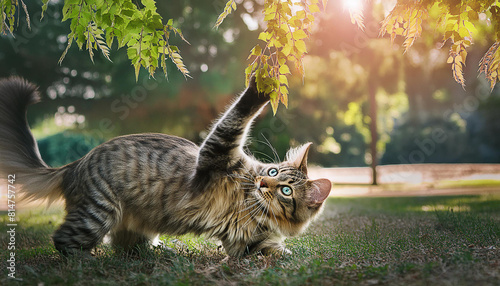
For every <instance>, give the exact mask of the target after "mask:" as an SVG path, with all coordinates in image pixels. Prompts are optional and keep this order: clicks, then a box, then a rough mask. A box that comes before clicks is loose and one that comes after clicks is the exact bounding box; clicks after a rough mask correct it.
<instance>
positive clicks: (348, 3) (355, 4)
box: [342, 0, 364, 12]
mask: <svg viewBox="0 0 500 286" xmlns="http://www.w3.org/2000/svg"><path fill="white" fill-rule="evenodd" d="M342 2H343V4H344V9H346V10H349V11H350V12H357V11H361V10H363V2H364V0H342Z"/></svg>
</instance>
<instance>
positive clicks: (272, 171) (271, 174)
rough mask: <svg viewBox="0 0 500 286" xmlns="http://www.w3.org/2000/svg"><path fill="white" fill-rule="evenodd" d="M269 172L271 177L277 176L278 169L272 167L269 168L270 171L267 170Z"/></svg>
mask: <svg viewBox="0 0 500 286" xmlns="http://www.w3.org/2000/svg"><path fill="white" fill-rule="evenodd" d="M267 174H268V175H269V176H271V177H276V176H277V175H278V169H276V168H271V169H269V171H267Z"/></svg>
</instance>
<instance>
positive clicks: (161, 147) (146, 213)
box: [0, 77, 331, 256]
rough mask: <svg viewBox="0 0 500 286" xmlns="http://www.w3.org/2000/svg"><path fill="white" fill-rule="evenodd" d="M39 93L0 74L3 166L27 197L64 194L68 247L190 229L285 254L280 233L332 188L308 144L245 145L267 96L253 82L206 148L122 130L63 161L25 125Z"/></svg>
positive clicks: (229, 246)
mask: <svg viewBox="0 0 500 286" xmlns="http://www.w3.org/2000/svg"><path fill="white" fill-rule="evenodd" d="M37 101H39V95H38V92H37V88H36V86H34V85H32V84H30V83H28V82H27V81H25V80H23V79H21V78H17V77H11V78H9V79H4V80H2V81H0V156H1V161H0V174H1V175H2V176H3V177H4V178H7V174H15V175H16V185H17V187H18V190H19V189H20V188H22V192H23V193H24V194H25V196H26V197H27V198H28V199H41V198H48V199H49V201H50V200H53V199H57V198H58V197H61V196H62V197H63V198H64V199H65V201H66V217H65V219H64V223H63V224H62V225H61V226H60V227H59V229H58V230H57V231H56V232H55V233H54V235H53V241H54V245H55V247H56V249H57V250H58V251H59V252H61V253H62V254H72V253H77V252H80V251H83V252H84V253H90V251H91V250H92V249H93V248H94V247H95V246H96V245H97V244H98V243H100V242H101V241H102V240H103V237H104V236H105V235H106V234H108V233H109V235H110V238H111V243H112V244H113V245H114V246H116V247H117V248H120V249H126V250H132V249H135V248H136V247H138V246H141V245H148V244H149V243H151V242H152V241H153V239H154V238H155V237H156V238H157V236H158V234H169V235H182V234H186V233H194V234H197V235H201V234H205V235H207V236H208V237H214V238H217V239H219V240H220V241H222V244H223V246H224V249H225V250H226V252H227V254H229V255H230V256H243V255H246V254H250V253H255V252H261V253H263V254H271V253H281V252H284V251H287V250H286V249H285V248H284V246H283V240H284V238H285V237H289V236H295V235H297V234H299V233H301V232H302V231H303V230H304V229H305V228H306V226H307V225H308V223H309V222H310V221H311V220H312V219H313V218H314V217H315V216H316V215H317V214H318V213H319V211H320V209H321V207H322V205H323V202H324V201H325V199H326V198H327V197H328V195H329V193H330V189H331V183H330V181H329V180H327V179H319V180H309V179H308V177H307V167H306V161H307V153H308V150H309V147H310V146H311V143H308V144H305V145H303V146H301V147H299V148H295V149H292V150H290V151H288V153H287V157H286V161H285V162H282V163H276V164H270V163H261V162H259V161H257V160H256V159H254V158H253V157H251V156H250V155H249V154H247V153H245V152H244V150H243V149H244V146H245V142H246V141H247V135H248V133H249V130H250V126H251V124H252V121H253V120H254V118H255V117H256V116H257V115H258V114H259V113H260V112H261V111H262V109H263V108H264V106H265V105H266V104H267V103H268V101H269V96H268V95H266V94H262V93H259V92H258V91H257V88H256V84H255V80H252V81H251V83H250V85H249V87H248V88H247V89H246V90H245V91H244V92H243V93H242V94H241V95H240V96H239V97H238V98H237V99H236V100H235V101H234V103H233V104H232V105H230V106H229V107H228V109H227V111H226V112H225V113H223V114H222V116H221V117H220V119H219V120H218V121H217V122H216V123H215V124H214V125H213V127H212V128H211V130H210V132H209V134H208V136H207V137H206V139H205V140H204V142H203V143H202V144H201V146H197V145H196V144H194V143H192V142H191V141H188V140H186V139H183V138H179V137H176V136H170V135H164V134H136V135H128V136H121V137H117V138H114V139H111V140H110V141H108V142H106V143H103V144H101V145H99V146H97V147H96V148H94V149H93V150H92V151H90V152H89V153H88V154H87V155H85V156H84V157H83V158H81V159H79V160H77V161H75V162H73V163H70V164H68V165H66V166H63V167H61V168H51V167H49V166H47V165H46V164H45V163H44V162H43V160H42V159H41V157H40V153H39V151H38V147H37V144H36V141H35V139H34V138H33V135H32V134H31V131H30V129H29V126H28V123H27V120H26V110H27V106H28V105H29V104H33V103H36V102H37Z"/></svg>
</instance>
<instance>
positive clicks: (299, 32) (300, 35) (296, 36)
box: [293, 30, 307, 40]
mask: <svg viewBox="0 0 500 286" xmlns="http://www.w3.org/2000/svg"><path fill="white" fill-rule="evenodd" d="M293 38H294V39H295V40H301V39H304V38H307V35H306V33H305V32H304V30H297V31H295V32H293Z"/></svg>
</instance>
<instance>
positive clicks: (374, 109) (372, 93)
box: [368, 80, 378, 185]
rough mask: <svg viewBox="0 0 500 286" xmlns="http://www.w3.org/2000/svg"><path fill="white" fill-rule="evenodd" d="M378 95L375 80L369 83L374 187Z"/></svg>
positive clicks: (373, 183)
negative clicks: (376, 96) (376, 95)
mask: <svg viewBox="0 0 500 286" xmlns="http://www.w3.org/2000/svg"><path fill="white" fill-rule="evenodd" d="M376 93H377V85H376V83H375V82H374V80H369V81H368V97H369V101H370V118H371V120H370V133H371V142H370V153H371V156H372V163H371V168H372V185H377V184H378V182H377V164H378V162H377V161H378V160H377V141H378V134H377V99H376V98H375V94H376Z"/></svg>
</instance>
